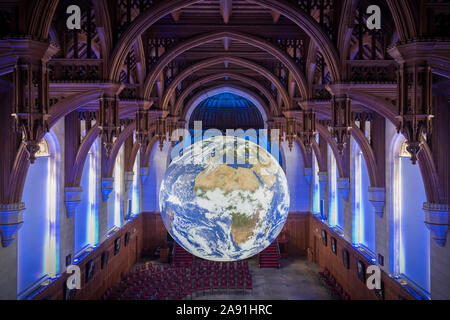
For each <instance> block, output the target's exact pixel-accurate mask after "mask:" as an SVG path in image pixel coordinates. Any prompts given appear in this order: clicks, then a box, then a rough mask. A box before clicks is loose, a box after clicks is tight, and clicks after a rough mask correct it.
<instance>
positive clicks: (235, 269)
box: [103, 261, 253, 300]
mask: <svg viewBox="0 0 450 320" xmlns="http://www.w3.org/2000/svg"><path fill="white" fill-rule="evenodd" d="M219 290H220V291H226V292H229V291H230V290H240V291H242V292H243V293H245V292H246V291H248V290H250V291H251V290H253V285H252V277H251V274H250V271H249V268H248V262H247V261H244V262H241V261H239V262H231V263H229V262H217V263H215V262H213V263H210V262H209V261H198V262H197V263H192V264H190V266H188V267H177V266H175V265H168V264H165V265H162V266H161V265H153V264H152V263H146V264H144V265H142V266H139V267H137V268H135V269H134V270H131V271H130V272H128V273H126V274H123V275H122V280H121V282H120V283H119V284H117V285H116V286H114V287H112V288H110V289H108V290H107V292H106V293H105V295H104V296H103V299H105V300H166V299H168V300H182V299H185V298H186V297H188V296H189V297H190V298H192V295H193V294H194V293H198V294H205V293H206V292H211V293H213V292H214V291H219Z"/></svg>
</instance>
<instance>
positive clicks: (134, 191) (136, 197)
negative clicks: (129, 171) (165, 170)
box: [130, 151, 140, 215]
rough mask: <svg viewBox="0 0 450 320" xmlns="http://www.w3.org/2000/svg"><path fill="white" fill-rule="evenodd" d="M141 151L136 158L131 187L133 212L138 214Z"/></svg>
mask: <svg viewBox="0 0 450 320" xmlns="http://www.w3.org/2000/svg"><path fill="white" fill-rule="evenodd" d="M139 153H140V151H138V154H137V156H136V160H135V162H134V166H133V173H134V175H133V185H132V187H131V190H130V192H131V212H132V214H134V215H136V214H139V211H140V209H139V170H140V169H139V159H140V154H139Z"/></svg>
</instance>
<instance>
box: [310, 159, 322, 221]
mask: <svg viewBox="0 0 450 320" xmlns="http://www.w3.org/2000/svg"><path fill="white" fill-rule="evenodd" d="M312 169H313V213H314V214H320V201H321V199H320V184H319V164H318V162H317V157H316V154H315V153H314V151H313V168H312Z"/></svg>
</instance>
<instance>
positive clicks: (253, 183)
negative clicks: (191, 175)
mask: <svg viewBox="0 0 450 320" xmlns="http://www.w3.org/2000/svg"><path fill="white" fill-rule="evenodd" d="M256 168H257V169H256ZM264 170H265V169H264V166H261V165H259V164H255V165H254V166H253V168H243V167H238V168H233V167H231V166H228V165H226V164H220V165H218V166H217V167H214V168H212V169H208V168H207V169H205V170H203V171H202V172H200V173H199V174H198V176H197V177H196V178H195V184H194V190H195V191H196V192H197V191H207V190H214V189H216V188H219V189H221V190H222V191H224V192H225V193H228V192H231V191H235V190H244V191H250V192H255V191H256V190H257V189H258V188H260V187H263V185H262V184H261V182H260V180H259V179H258V177H257V175H258V176H259V178H260V179H261V180H262V181H263V182H264V184H266V185H267V187H269V188H270V187H271V186H272V185H273V184H274V183H275V181H276V177H275V176H273V175H271V174H268V173H266V172H265V171H264ZM230 209H231V208H230ZM231 217H232V219H231V235H232V237H233V240H234V242H235V243H236V245H237V246H239V245H240V244H242V243H244V242H246V241H247V240H249V239H250V238H251V237H252V236H253V230H254V229H255V227H256V225H257V224H258V221H259V209H258V211H257V212H251V213H250V215H249V214H248V213H240V212H233V213H232V214H231Z"/></svg>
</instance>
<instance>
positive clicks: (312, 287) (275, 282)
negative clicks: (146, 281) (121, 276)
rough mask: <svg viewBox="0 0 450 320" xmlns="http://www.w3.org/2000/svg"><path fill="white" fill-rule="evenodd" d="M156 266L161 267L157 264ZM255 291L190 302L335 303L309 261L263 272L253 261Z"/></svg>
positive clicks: (205, 295) (200, 296)
mask: <svg viewBox="0 0 450 320" xmlns="http://www.w3.org/2000/svg"><path fill="white" fill-rule="evenodd" d="M153 263H155V264H159V263H158V262H156V261H153ZM249 269H250V273H251V275H252V282H253V290H252V291H251V292H250V291H246V292H245V293H243V292H242V291H240V290H230V291H228V292H227V291H225V290H223V291H220V290H219V291H214V292H212V293H211V292H210V291H206V292H196V293H194V294H193V295H192V298H191V297H186V298H185V299H186V300H190V299H192V300H335V299H336V298H335V297H334V296H333V294H332V293H331V291H330V290H329V289H328V287H327V286H326V285H325V284H324V283H323V282H322V281H321V280H320V277H319V273H318V272H319V267H318V266H317V265H316V264H315V263H312V262H310V261H308V259H307V258H288V259H282V260H281V267H280V268H279V269H275V268H262V269H261V268H259V267H258V259H257V258H253V259H250V260H249Z"/></svg>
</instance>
